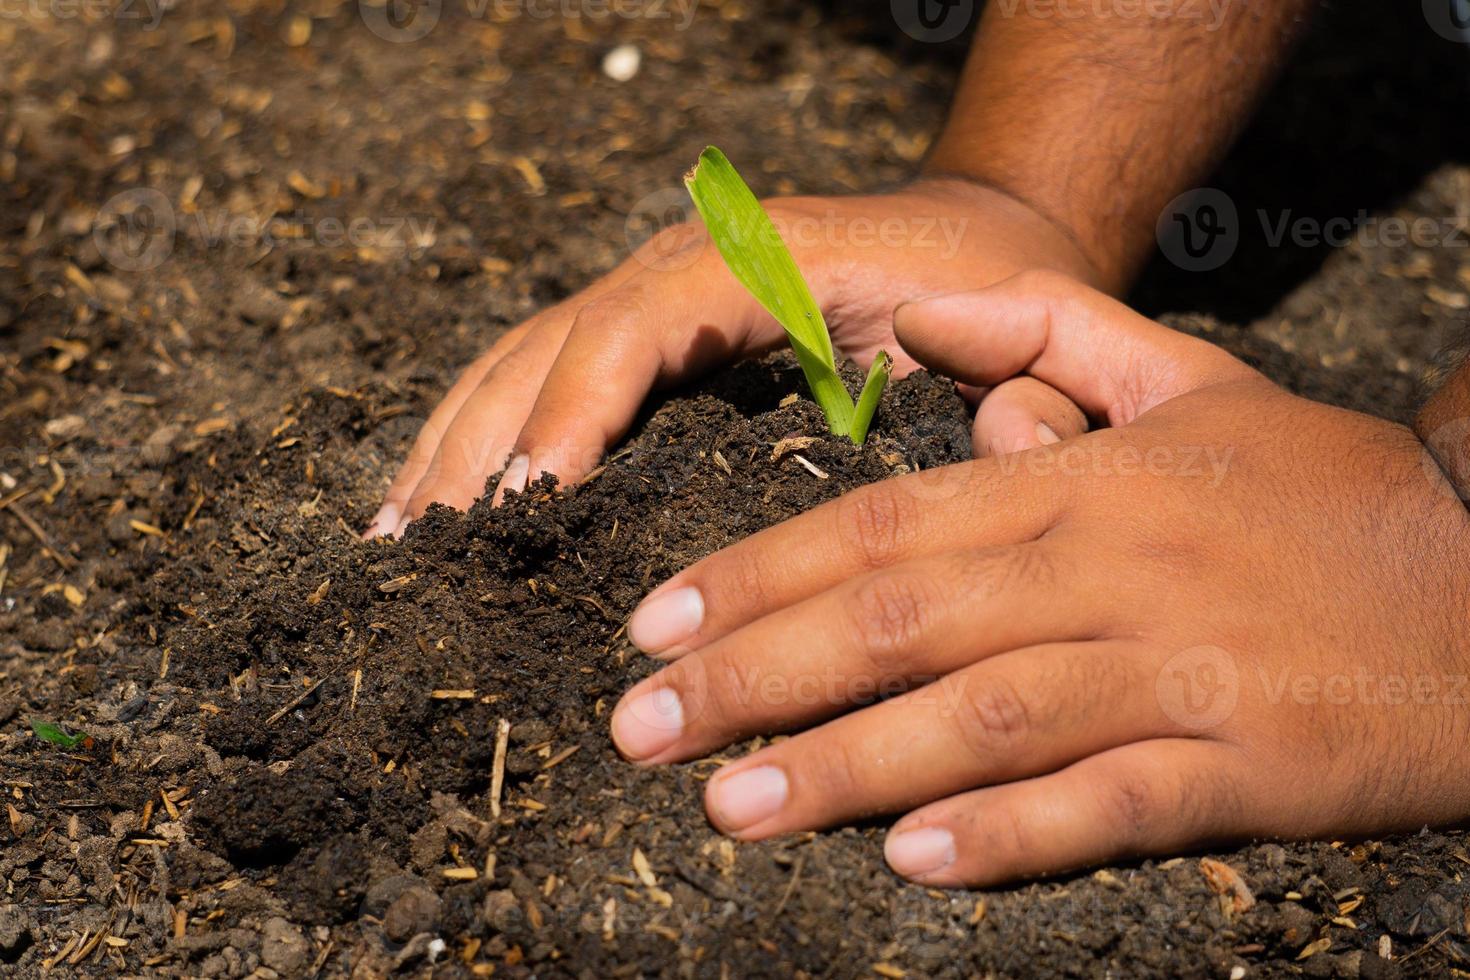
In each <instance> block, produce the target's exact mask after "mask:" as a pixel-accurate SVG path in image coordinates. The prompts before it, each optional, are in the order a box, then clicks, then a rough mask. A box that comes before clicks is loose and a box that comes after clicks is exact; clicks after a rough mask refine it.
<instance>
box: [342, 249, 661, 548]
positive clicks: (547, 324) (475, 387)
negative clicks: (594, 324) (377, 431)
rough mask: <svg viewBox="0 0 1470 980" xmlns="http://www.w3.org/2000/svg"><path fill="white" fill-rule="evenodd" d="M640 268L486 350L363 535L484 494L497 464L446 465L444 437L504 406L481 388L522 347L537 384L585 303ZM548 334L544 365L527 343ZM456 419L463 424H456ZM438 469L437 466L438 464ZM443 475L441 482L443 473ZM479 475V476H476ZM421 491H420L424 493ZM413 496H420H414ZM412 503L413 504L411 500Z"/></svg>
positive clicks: (469, 429)
mask: <svg viewBox="0 0 1470 980" xmlns="http://www.w3.org/2000/svg"><path fill="white" fill-rule="evenodd" d="M641 268H642V266H641V264H639V263H636V262H625V263H623V264H622V265H620V266H618V267H617V268H616V269H614V270H613V271H612V272H610V273H608V274H607V275H606V276H604V277H603V278H602V279H600V280H598V281H597V282H595V283H593V284H592V285H591V286H588V287H587V288H586V289H585V290H583V291H582V292H581V293H579V294H577V295H576V296H574V297H572V298H571V299H569V300H567V301H566V302H564V303H561V304H558V305H557V306H554V307H552V308H550V309H548V310H544V311H542V312H541V313H539V314H537V315H536V316H534V317H532V318H531V319H529V320H527V321H526V322H525V323H523V324H521V325H520V326H518V327H515V328H514V329H512V330H510V331H509V332H507V333H506V334H505V335H504V336H503V337H501V338H500V340H498V341H497V342H496V343H495V344H494V346H492V347H491V348H490V350H489V351H487V352H486V353H485V354H483V355H481V356H480V357H479V358H477V359H476V360H475V361H474V363H473V364H471V365H470V367H469V368H467V369H466V370H465V372H464V374H462V375H461V376H460V378H459V380H458V381H457V382H455V384H454V386H453V387H452V388H451V389H450V390H449V393H448V394H447V395H445V396H444V400H443V401H441V402H440V403H439V405H438V406H437V407H436V408H435V409H434V411H433V413H432V414H431V415H430V416H429V420H428V422H427V423H425V425H424V427H423V430H422V431H421V432H420V433H419V435H418V438H417V439H416V440H415V442H414V446H413V449H412V450H411V451H410V453H409V457H408V460H407V461H406V462H405V463H404V464H403V466H402V467H401V468H400V470H399V473H398V475H397V476H396V477H395V478H394V480H393V484H392V486H391V487H390V488H389V490H388V493H387V495H386V496H385V498H384V502H383V506H382V507H381V508H380V509H379V511H378V514H377V515H376V516H375V517H374V518H373V522H372V524H371V525H370V526H369V528H368V530H367V531H366V532H365V534H364V536H365V537H373V536H376V535H382V534H391V533H394V532H395V531H396V532H399V533H401V532H402V530H403V527H404V526H405V525H406V524H407V523H408V521H409V520H412V519H413V518H416V517H419V516H421V515H422V513H423V511H424V510H425V509H426V508H427V507H428V505H429V503H433V502H439V503H445V504H450V505H451V506H458V507H465V506H468V505H469V504H470V503H472V502H473V501H474V499H475V498H476V497H478V496H480V494H481V492H482V490H483V486H484V481H485V477H487V476H489V475H490V474H491V473H493V472H495V471H496V470H498V469H499V468H500V467H499V465H495V466H493V467H492V468H490V469H488V470H486V469H485V466H486V465H488V463H482V464H479V465H477V466H474V467H467V466H465V467H459V468H456V467H454V466H452V465H447V464H448V460H447V458H446V457H445V456H441V455H440V453H439V449H440V447H441V446H442V445H443V443H444V439H445V437H446V436H447V435H448V434H449V433H450V432H451V430H453V431H454V432H455V437H456V439H460V440H464V439H466V438H467V437H468V436H469V435H471V434H472V433H473V432H475V431H476V426H478V425H480V424H483V423H484V422H485V421H486V420H487V418H489V417H493V416H494V414H495V412H496V409H497V408H499V407H501V406H497V405H495V404H494V403H493V393H492V394H491V395H489V396H487V395H486V394H485V393H484V392H482V391H481V389H482V387H483V386H484V384H485V381H486V378H487V376H488V375H489V374H490V373H491V372H492V371H494V370H495V369H496V368H497V367H500V366H501V364H502V362H503V361H505V359H506V358H507V357H510V356H511V355H513V354H515V353H516V352H517V351H521V350H522V349H523V348H524V349H525V350H524V353H525V354H526V355H527V356H524V357H519V358H518V359H519V360H521V361H522V362H524V363H523V364H522V366H521V367H520V369H519V370H518V372H516V373H520V374H525V375H526V376H527V380H528V381H533V382H534V383H536V384H538V385H539V383H540V382H541V381H542V380H544V379H545V377H546V371H547V369H548V368H549V367H550V364H551V361H552V358H553V357H554V355H555V352H556V350H557V349H559V348H560V345H561V343H562V340H563V339H565V337H566V333H567V330H568V329H569V328H570V325H571V322H572V319H573V318H574V317H575V315H576V310H577V309H578V308H579V307H580V306H581V304H583V303H586V302H589V301H591V300H594V299H596V298H597V297H599V296H602V295H605V294H606V293H608V292H610V291H611V290H614V289H616V288H618V287H619V286H620V285H622V284H623V283H624V282H626V281H628V280H629V279H631V278H632V277H633V276H635V275H637V273H638V271H639V270H640V269H641ZM542 334H545V335H548V336H547V338H546V339H547V340H549V341H550V343H549V344H548V345H547V346H548V347H549V348H550V350H549V352H548V354H547V356H546V357H545V358H544V360H545V363H544V364H542V363H536V362H535V360H534V359H533V358H532V357H530V356H529V354H530V348H531V346H536V345H529V346H528V345H527V344H526V342H527V340H528V339H532V338H535V337H536V336H538V335H542ZM477 395H478V396H479V397H480V401H481V404H479V405H477V406H474V407H472V408H471V409H470V411H469V412H468V413H467V414H466V418H465V419H463V420H460V413H461V412H462V411H464V410H465V406H466V404H467V403H468V402H470V400H471V399H472V398H474V397H476V396H477ZM507 414H512V415H514V416H515V418H516V420H517V421H516V423H515V426H514V427H513V431H518V430H519V426H520V424H521V422H522V421H524V419H525V416H526V411H525V409H524V408H522V409H521V410H519V411H515V412H510V413H507ZM456 420H459V421H460V422H461V424H460V425H459V426H456V425H455V422H456ZM467 449H469V447H468V446H465V445H461V446H459V447H458V452H459V455H460V456H461V457H467V458H474V457H477V456H478V457H483V458H485V459H487V460H488V459H489V458H490V457H492V456H494V455H495V454H494V453H488V452H485V451H483V450H482V451H479V452H476V451H473V450H470V451H466V450H467ZM436 467H437V468H436ZM472 470H484V472H483V473H476V472H472ZM441 472H442V473H443V474H444V476H443V482H442V483H441V478H440V474H441ZM475 477H478V480H477V481H476V480H474V478H475ZM460 478H465V479H469V480H470V481H471V485H470V488H469V495H468V497H466V494H465V491H464V488H463V486H461V485H460V483H459V482H458V481H459V479H460ZM420 491H422V492H420ZM415 494H417V495H418V499H417V500H414V497H415ZM411 500H412V501H414V502H413V504H412V505H411V504H410V501H411Z"/></svg>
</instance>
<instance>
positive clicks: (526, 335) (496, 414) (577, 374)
mask: <svg viewBox="0 0 1470 980" xmlns="http://www.w3.org/2000/svg"><path fill="white" fill-rule="evenodd" d="M765 207H766V209H767V211H769V212H770V214H771V217H772V219H773V220H774V221H775V223H776V226H777V228H778V229H780V231H781V233H782V236H783V238H785V240H786V242H787V245H788V246H789V247H790V249H791V251H792V254H793V256H794V257H795V259H796V263H797V265H798V266H799V267H800V269H801V271H802V274H803V275H804V276H805V277H806V279H807V282H808V284H809V285H810V286H811V289H812V293H813V296H814V297H815V299H816V301H817V303H818V304H819V305H820V306H821V308H822V309H823V310H824V311H825V313H826V316H827V319H828V326H829V328H830V329H831V332H832V342H833V345H834V347H835V348H836V349H837V351H838V352H839V355H846V356H848V357H851V358H853V359H854V360H855V361H857V362H858V364H859V365H861V366H862V367H864V368H866V367H867V366H868V365H869V364H870V363H871V362H872V359H873V357H874V356H875V355H876V354H877V352H878V351H879V350H887V351H888V352H889V353H890V354H892V355H893V356H894V359H895V365H894V372H895V375H900V376H901V375H902V374H905V373H907V372H909V371H912V370H913V369H914V368H916V367H917V366H918V365H917V364H916V363H915V361H914V360H913V359H912V358H911V357H910V356H909V355H908V354H906V353H905V352H904V351H903V349H902V347H901V345H899V344H898V342H897V341H896V340H895V339H894V335H893V312H894V310H895V309H896V308H897V307H898V306H899V305H900V304H902V303H905V302H908V301H912V300H916V299H921V298H924V297H926V296H932V295H935V294H939V293H951V292H956V291H959V290H969V289H979V288H982V287H984V286H987V285H990V284H992V283H995V282H998V281H1000V280H1002V279H1006V278H1009V277H1010V276H1012V275H1015V274H1016V273H1018V272H1022V271H1025V270H1027V269H1052V270H1057V271H1060V272H1064V273H1067V274H1069V275H1071V276H1072V277H1074V278H1077V279H1081V280H1082V281H1084V282H1089V283H1092V284H1094V285H1096V284H1098V282H1099V279H1100V275H1099V273H1098V272H1097V271H1096V270H1095V269H1094V268H1093V266H1092V265H1091V264H1090V263H1089V261H1088V259H1087V258H1086V257H1085V256H1084V255H1083V254H1082V252H1081V251H1080V250H1079V249H1078V248H1077V246H1076V245H1074V244H1073V242H1072V240H1071V238H1070V237H1069V236H1068V234H1067V233H1065V232H1064V231H1063V230H1061V229H1060V228H1059V227H1058V226H1056V225H1055V224H1053V223H1052V222H1050V221H1049V220H1048V219H1047V218H1045V217H1043V216H1042V215H1040V214H1038V213H1037V212H1036V211H1034V210H1032V209H1031V208H1029V207H1028V206H1026V205H1025V204H1023V203H1021V202H1020V201H1018V200H1016V199H1015V198H1013V197H1011V196H1009V195H1006V194H1004V193H1001V192H999V191H996V190H993V189H990V188H987V187H983V186H979V185H975V184H971V183H967V182H964V181H959V180H947V179H946V180H927V179H926V180H921V181H919V182H917V183H915V184H913V185H911V186H910V187H907V188H905V189H904V190H901V191H898V192H895V193H891V194H882V195H874V196H865V197H842V198H837V197H808V198H778V199H774V200H771V201H768V202H766V203H765ZM784 343H785V335H784V333H783V332H782V330H781V327H780V325H779V324H777V323H776V321H775V320H774V319H773V318H772V317H771V316H770V315H769V314H768V313H766V311H765V310H764V309H762V308H761V306H760V305H759V304H758V303H757V302H756V301H755V299H754V298H752V297H751V296H750V295H749V294H748V293H747V292H746V291H745V289H744V288H743V287H742V286H741V285H740V284H739V283H738V282H736V280H735V278H734V277H733V276H732V275H731V274H730V272H729V270H727V269H726V267H725V265H724V261H723V260H722V259H721V257H720V254H719V252H718V250H717V249H715V248H714V247H713V244H712V243H711V242H710V241H709V239H708V235H707V234H706V232H705V229H704V226H703V225H702V224H701V223H698V222H691V223H686V224H681V225H677V226H674V227H671V228H669V229H666V230H665V231H663V232H660V233H659V234H658V235H656V236H654V237H653V238H652V239H650V241H649V242H648V243H646V244H645V245H644V246H643V247H642V248H640V249H639V250H638V251H637V252H636V253H635V254H634V255H633V257H632V258H630V259H628V260H627V261H626V262H624V263H623V264H622V265H620V266H619V267H618V268H616V269H614V270H613V271H612V272H611V273H609V274H608V275H607V276H605V277H604V278H603V279H601V280H600V281H598V282H597V283H595V284H594V285H592V286H591V287H589V288H588V289H586V290H584V291H583V292H581V293H579V294H578V295H576V296H573V297H572V298H570V299H568V300H566V301H564V302H562V303H559V304H558V305H556V306H554V307H552V308H551V309H549V310H545V311H543V312H542V313H539V314H537V315H536V316H535V317H533V318H531V319H530V320H528V321H526V322H525V323H523V324H521V325H520V326H518V327H516V328H514V329H512V330H511V331H509V332H508V333H506V334H505V335H504V336H503V337H501V338H500V340H499V341H497V342H496V343H495V345H494V346H493V347H491V348H490V350H489V351H487V352H486V353H485V354H483V355H481V356H480V357H479V358H478V359H477V360H476V361H475V362H474V363H473V364H471V365H470V367H469V368H468V369H467V370H466V371H465V372H464V374H463V375H461V376H460V378H459V380H458V382H456V383H455V385H454V387H453V388H451V389H450V391H449V393H448V394H447V395H446V396H445V397H444V400H443V401H442V402H440V404H439V406H438V408H436V409H435V410H434V412H433V413H432V414H431V415H430V417H429V420H428V422H427V423H426V424H425V425H424V428H423V430H422V431H421V432H420V433H419V436H418V439H417V440H416V442H415V443H414V446H413V449H412V451H411V452H410V454H409V457H408V459H407V460H406V461H405V462H404V464H403V466H402V468H401V469H400V470H399V473H398V476H397V477H396V478H395V479H394V481H393V484H392V486H391V487H390V488H389V489H388V493H387V496H386V498H385V500H384V502H383V505H382V509H381V510H380V511H379V512H378V514H377V516H376V517H375V518H374V520H373V523H372V524H371V526H369V528H368V529H367V531H366V535H367V536H369V537H372V536H376V535H384V534H401V533H402V531H403V529H404V527H405V526H406V525H407V524H408V522H409V521H411V520H413V519H415V518H417V517H419V516H421V515H422V514H423V512H424V511H425V510H426V509H427V508H428V506H429V505H430V504H431V503H443V504H447V505H449V506H451V507H455V508H459V509H464V508H467V507H468V506H469V505H470V504H471V503H473V502H474V501H475V500H476V499H477V498H478V497H480V496H481V495H482V494H483V493H484V491H485V481H486V479H487V478H488V477H490V476H491V475H493V474H495V473H497V472H500V471H501V470H502V469H504V470H505V475H504V476H503V477H502V479H501V482H500V489H499V490H497V496H499V495H500V494H501V493H503V492H504V491H505V490H506V489H511V490H516V491H520V490H522V489H524V487H525V486H526V485H527V483H528V482H529V481H530V480H532V479H534V478H535V477H536V476H537V475H539V474H540V473H542V472H549V473H552V474H554V475H555V476H557V478H558V479H560V480H561V481H562V482H563V483H564V484H565V483H570V482H574V481H576V480H578V479H580V478H581V477H583V476H585V475H586V474H587V473H588V472H590V471H591V470H592V469H594V468H595V467H596V466H597V464H598V462H599V461H600V459H601V457H602V455H603V453H604V452H605V451H606V449H607V448H608V447H609V446H610V445H612V444H613V443H614V442H616V441H617V440H618V439H619V438H620V437H621V436H622V435H623V434H624V433H625V432H626V430H627V428H628V426H629V425H630V424H631V423H632V420H633V418H634V416H635V414H636V413H637V411H638V408H639V406H640V405H641V404H642V403H643V401H644V399H645V398H647V396H648V394H649V392H650V391H651V390H652V389H653V388H654V387H655V386H657V385H664V384H670V383H673V382H677V381H683V380H687V379H689V378H691V377H693V376H695V375H696V374H698V373H700V372H702V371H706V370H708V369H710V368H713V367H716V366H718V365H721V364H725V363H729V362H732V361H735V360H738V359H740V358H744V357H749V356H752V355H757V354H761V353H764V352H766V351H769V350H772V349H775V348H777V347H779V346H781V345H782V344H784ZM1038 422H1041V423H1044V427H1045V428H1044V430H1043V428H1042V427H1040V426H1038V425H1037V423H1038ZM1085 428H1086V420H1085V418H1083V416H1082V414H1081V413H1080V412H1079V411H1078V410H1077V409H1076V408H1075V407H1074V406H1073V405H1072V404H1071V402H1070V401H1068V400H1067V399H1066V398H1064V397H1063V396H1062V395H1060V394H1058V393H1057V392H1056V391H1055V390H1053V389H1051V388H1049V387H1047V386H1045V385H1043V384H1041V383H1040V382H1037V381H1034V380H1032V379H1019V380H1017V381H1013V382H1007V384H1006V385H1005V386H1003V387H1002V388H997V389H995V390H993V391H991V392H990V393H989V395H988V396H987V397H986V399H985V401H984V404H983V405H982V408H981V411H980V415H979V418H977V430H976V451H977V454H980V455H984V454H985V453H986V452H987V450H990V451H996V452H1000V451H1007V452H1008V451H1013V450H1017V449H1025V448H1030V447H1031V446H1034V445H1037V444H1038V442H1049V441H1052V440H1051V438H1050V436H1051V435H1053V434H1055V435H1056V436H1058V437H1060V438H1067V437H1069V436H1072V435H1076V434H1079V433H1080V432H1082V431H1084V430H1085Z"/></svg>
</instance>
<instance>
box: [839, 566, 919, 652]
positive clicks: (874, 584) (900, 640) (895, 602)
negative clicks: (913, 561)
mask: <svg viewBox="0 0 1470 980" xmlns="http://www.w3.org/2000/svg"><path fill="white" fill-rule="evenodd" d="M931 591H932V586H931V585H929V583H928V582H926V581H925V580H924V579H923V578H921V577H920V576H918V575H914V574H907V573H906V574H897V575H884V574H880V575H876V576H873V577H871V578H869V579H866V580H865V581H863V582H861V583H859V584H858V586H857V587H856V589H855V594H854V596H853V601H852V602H851V603H850V604H849V605H848V608H849V609H850V610H851V611H850V613H849V615H850V616H851V617H852V623H853V634H854V636H855V638H856V641H857V643H858V645H859V647H860V649H861V650H862V651H863V654H864V655H865V656H866V657H867V658H868V661H869V663H870V664H871V665H872V666H873V667H874V668H875V669H876V670H877V671H878V673H879V674H881V675H889V674H894V673H906V667H907V664H906V661H907V658H908V654H909V653H910V652H911V651H912V650H913V649H914V647H915V646H917V645H918V644H919V643H920V642H921V641H922V639H923V636H924V633H925V629H926V627H927V625H928V621H929V614H928V609H929V608H930V606H931V599H932V596H931Z"/></svg>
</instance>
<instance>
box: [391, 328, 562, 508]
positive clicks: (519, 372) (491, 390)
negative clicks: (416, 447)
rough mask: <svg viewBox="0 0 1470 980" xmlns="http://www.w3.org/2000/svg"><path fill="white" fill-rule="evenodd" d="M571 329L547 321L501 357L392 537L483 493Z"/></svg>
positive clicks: (454, 423)
mask: <svg viewBox="0 0 1470 980" xmlns="http://www.w3.org/2000/svg"><path fill="white" fill-rule="evenodd" d="M569 327H570V324H569V322H568V319H567V318H566V317H565V316H560V317H555V318H551V319H548V320H547V321H545V322H544V323H542V324H540V325H539V327H538V329H536V330H532V331H531V332H529V333H528V334H527V335H526V336H525V338H524V339H523V340H522V341H521V343H520V344H519V345H517V346H516V347H515V348H513V349H512V350H511V351H509V352H508V353H507V354H505V355H504V356H503V357H501V358H500V360H498V361H497V362H496V363H495V364H494V365H493V366H492V367H491V368H490V369H489V370H488V371H487V372H486V373H485V375H484V377H482V378H481V379H480V383H479V384H478V385H477V386H476V387H475V388H474V390H473V391H471V392H470V393H469V395H468V396H467V397H466V398H465V400H464V402H463V404H461V405H460V407H459V411H458V412H456V413H455V415H454V418H453V419H452V420H451V421H450V422H449V424H448V425H447V426H446V427H445V429H444V433H443V435H442V436H441V437H440V440H439V445H438V447H437V448H436V449H435V451H434V455H433V457H432V458H431V459H430V460H429V465H428V466H427V467H426V468H425V470H424V473H423V476H422V477H420V479H419V482H418V484H417V485H416V486H415V487H414V488H413V490H412V492H411V493H410V494H409V498H408V501H407V503H406V504H405V505H404V509H403V517H402V519H401V520H400V522H399V526H398V528H397V532H398V533H399V534H402V533H403V530H404V528H405V527H407V525H408V522H409V521H412V520H417V519H418V518H419V517H421V516H423V513H424V511H426V510H428V509H429V505H430V504H435V503H439V504H446V505H448V506H450V507H453V508H455V509H457V510H465V509H467V508H468V507H469V506H470V505H471V504H472V503H474V502H475V501H476V500H478V499H479V498H480V497H481V496H483V495H484V493H485V481H486V480H487V479H489V478H490V477H491V476H492V475H494V474H495V473H497V472H499V471H500V470H501V469H502V468H503V467H504V466H505V464H506V460H507V459H508V458H509V457H510V451H511V446H513V445H514V444H515V437H516V433H517V432H518V431H519V430H520V426H521V424H522V423H523V422H524V421H525V418H526V415H527V413H529V412H530V410H531V405H532V404H533V403H534V402H535V400H536V392H537V391H538V390H539V389H540V387H541V384H542V382H543V380H544V379H545V377H546V372H547V371H548V370H549V368H550V366H551V363H552V361H553V360H554V359H555V357H556V352H557V349H558V348H559V347H560V346H561V342H562V339H563V338H564V337H565V335H566V331H567V330H568V329H569Z"/></svg>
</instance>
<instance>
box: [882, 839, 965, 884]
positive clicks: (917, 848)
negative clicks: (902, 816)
mask: <svg viewBox="0 0 1470 980" xmlns="http://www.w3.org/2000/svg"><path fill="white" fill-rule="evenodd" d="M883 856H884V858H886V859H887V860H888V866H889V867H890V868H892V869H893V870H894V871H897V872H898V873H899V874H901V875H903V876H904V877H905V878H913V877H916V876H918V875H926V874H933V873H934V872H935V871H941V870H943V869H944V868H947V867H949V866H950V865H951V864H953V863H954V857H955V854H954V835H953V834H951V833H950V832H949V831H947V830H945V829H944V828H943V827H925V828H923V829H922V830H906V831H903V832H902V833H893V834H889V835H888V840H886V841H885V842H884V843H883Z"/></svg>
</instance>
